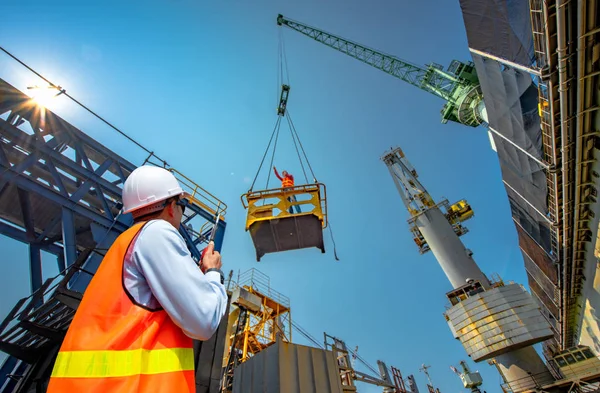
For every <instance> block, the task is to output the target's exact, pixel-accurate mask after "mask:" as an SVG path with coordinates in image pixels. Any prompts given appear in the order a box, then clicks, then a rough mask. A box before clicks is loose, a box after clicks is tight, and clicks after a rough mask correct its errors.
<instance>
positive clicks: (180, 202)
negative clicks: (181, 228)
mask: <svg viewBox="0 0 600 393" xmlns="http://www.w3.org/2000/svg"><path fill="white" fill-rule="evenodd" d="M175 204H176V205H179V206H181V214H182V215H183V214H185V207H186V206H187V205H188V200H187V199H185V198H184V199H179V200H178V201H177V202H175Z"/></svg>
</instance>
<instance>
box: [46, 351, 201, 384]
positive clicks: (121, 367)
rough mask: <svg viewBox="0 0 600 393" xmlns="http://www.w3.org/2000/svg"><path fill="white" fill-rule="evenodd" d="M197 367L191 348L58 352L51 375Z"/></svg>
mask: <svg viewBox="0 0 600 393" xmlns="http://www.w3.org/2000/svg"><path fill="white" fill-rule="evenodd" d="M189 370H194V350H193V349H192V348H169V349H154V350H148V349H133V350H125V351H70V352H59V353H58V356H57V357H56V362H55V364H54V369H53V370H52V377H57V378H103V377H127V376H132V375H139V374H161V373H169V372H177V371H189Z"/></svg>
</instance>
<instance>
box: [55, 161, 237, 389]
mask: <svg viewBox="0 0 600 393" xmlns="http://www.w3.org/2000/svg"><path fill="white" fill-rule="evenodd" d="M186 197H188V195H187V194H186V193H185V192H184V191H183V190H182V188H181V187H180V185H179V182H178V181H177V179H176V178H175V177H174V176H173V174H172V173H171V172H169V171H167V170H165V169H163V168H159V167H156V166H150V165H147V166H141V167H139V168H137V169H136V170H134V171H133V172H132V173H131V175H130V176H129V177H128V178H127V180H126V181H125V184H124V187H123V210H124V213H131V214H132V216H133V219H134V224H133V226H132V227H131V228H129V229H128V230H126V231H125V232H123V233H122V234H121V235H119V237H117V239H116V240H115V241H114V243H113V244H112V246H111V247H110V249H109V250H108V252H107V253H106V255H105V256H104V258H103V260H102V263H101V264H100V267H99V268H98V270H97V272H96V274H95V275H94V277H93V278H92V280H91V282H90V284H89V285H88V287H87V289H86V291H85V294H84V295H83V299H82V300H81V303H80V305H79V307H78V308H77V311H76V312H75V316H74V318H73V321H72V323H71V325H70V326H69V330H68V331H67V334H66V336H65V339H64V341H63V343H62V346H61V348H60V351H59V353H58V356H57V358H56V362H55V364H54V369H53V371H52V375H51V377H50V382H49V386H48V390H47V392H48V393H59V392H60V393H64V392H73V393H75V392H97V393H99V392H106V393H108V392H111V393H138V392H144V393H159V392H167V391H168V392H189V393H192V392H196V383H195V370H194V349H193V341H192V339H196V340H203V341H204V340H208V339H210V338H211V337H212V336H213V334H214V333H215V332H216V330H217V328H218V326H219V324H220V322H221V319H222V318H223V316H224V315H225V312H226V308H227V293H226V291H225V287H224V286H223V281H224V277H223V272H222V271H221V256H220V255H219V253H218V252H217V251H214V244H213V243H212V242H211V244H209V245H208V247H207V252H206V254H205V256H204V257H203V259H202V261H201V264H200V265H201V268H198V266H197V265H196V262H195V261H194V260H193V259H192V257H191V255H190V252H189V250H188V248H187V246H186V243H185V241H184V239H183V237H182V236H181V234H180V233H179V232H178V230H177V229H178V228H179V226H180V224H181V219H182V217H183V214H184V211H185V207H186V205H187V203H188V202H187V200H186V199H185V198H186Z"/></svg>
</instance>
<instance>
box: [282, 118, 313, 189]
mask: <svg viewBox="0 0 600 393" xmlns="http://www.w3.org/2000/svg"><path fill="white" fill-rule="evenodd" d="M285 118H286V119H287V121H288V125H289V126H290V134H291V135H292V141H294V147H295V148H296V154H298V161H300V167H301V168H302V173H304V179H305V180H306V184H308V176H306V170H305V169H304V164H303V163H302V156H300V150H298V144H297V143H296V138H295V137H294V132H293V131H292V125H291V124H290V118H289V117H288V116H286V117H285Z"/></svg>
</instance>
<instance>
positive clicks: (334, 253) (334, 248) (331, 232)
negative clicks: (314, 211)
mask: <svg viewBox="0 0 600 393" xmlns="http://www.w3.org/2000/svg"><path fill="white" fill-rule="evenodd" d="M327 226H328V227H329V235H330V236H331V243H333V257H334V258H335V260H336V261H339V260H340V258H338V256H337V251H336V247H335V240H333V229H331V222H329V219H327Z"/></svg>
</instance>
